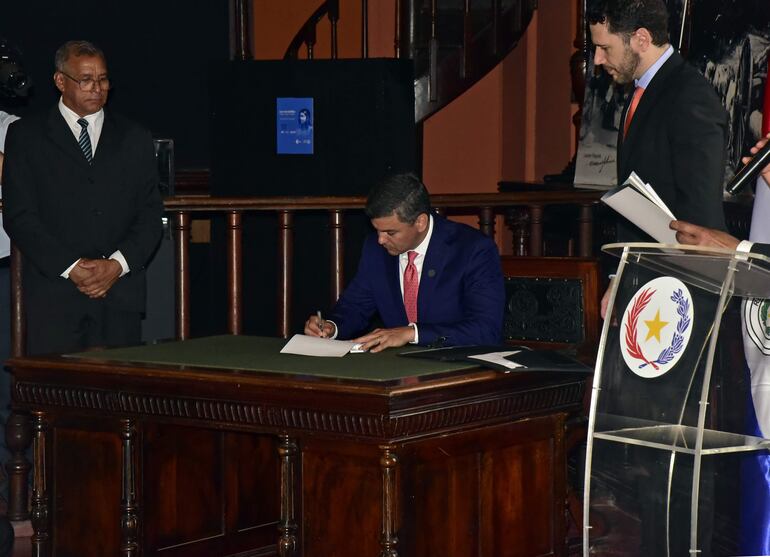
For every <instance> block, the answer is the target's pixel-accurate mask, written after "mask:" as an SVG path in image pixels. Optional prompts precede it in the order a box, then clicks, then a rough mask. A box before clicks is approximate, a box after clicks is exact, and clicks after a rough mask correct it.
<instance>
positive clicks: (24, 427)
mask: <svg viewBox="0 0 770 557" xmlns="http://www.w3.org/2000/svg"><path fill="white" fill-rule="evenodd" d="M31 426H32V424H31V423H30V419H29V414H27V413H25V412H17V411H15V410H13V411H11V414H10V415H9V416H8V421H7V422H6V423H5V444H6V446H7V447H8V450H9V451H10V452H11V458H9V459H8V462H6V463H5V469H6V471H7V472H8V488H9V493H10V495H9V498H8V518H9V519H10V520H29V508H28V507H27V505H28V504H29V501H28V500H27V494H28V491H27V486H28V485H29V471H30V469H31V468H32V465H31V464H30V463H29V460H27V455H26V453H27V449H28V448H29V444H30V443H31V442H32V427H31Z"/></svg>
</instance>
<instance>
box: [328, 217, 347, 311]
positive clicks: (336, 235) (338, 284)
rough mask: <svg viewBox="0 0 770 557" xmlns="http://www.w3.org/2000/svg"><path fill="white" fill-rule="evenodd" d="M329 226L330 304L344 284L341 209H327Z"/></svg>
mask: <svg viewBox="0 0 770 557" xmlns="http://www.w3.org/2000/svg"><path fill="white" fill-rule="evenodd" d="M329 228H330V235H331V244H332V246H331V284H332V293H331V298H332V299H331V304H332V305H334V303H335V302H336V301H337V299H338V298H339V297H340V296H341V295H342V288H343V286H344V285H345V269H344V265H345V219H344V215H343V214H342V211H341V210H339V209H334V210H332V211H329Z"/></svg>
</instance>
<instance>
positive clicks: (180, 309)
mask: <svg viewBox="0 0 770 557" xmlns="http://www.w3.org/2000/svg"><path fill="white" fill-rule="evenodd" d="M600 196H601V193H600V192H595V191H590V190H562V191H551V192H543V191H537V192H535V191H532V192H527V191H522V192H515V193H487V194H445V195H434V196H431V203H432V205H433V206H434V207H436V209H437V210H438V211H439V212H442V213H452V214H457V213H459V214H476V215H477V216H478V224H479V229H480V230H481V231H482V232H483V233H484V234H487V235H488V236H494V235H495V220H496V219H495V216H496V215H498V214H503V215H506V216H508V217H509V218H508V219H507V222H508V223H509V224H510V225H511V226H512V227H513V228H514V247H515V249H514V250H513V251H514V254H515V255H533V256H539V255H542V254H543V237H544V236H543V213H544V210H545V207H547V206H548V205H578V206H579V207H580V212H579V218H578V220H579V225H578V250H577V253H576V254H575V255H578V256H581V257H587V256H590V255H591V254H592V244H593V205H594V204H595V203H596V202H597V201H598V200H599V197H600ZM365 203H366V198H364V197H296V196H295V197H263V198H259V197H209V196H185V197H171V198H167V199H166V200H165V208H166V212H167V213H168V214H169V216H170V220H171V225H172V228H173V230H174V238H175V243H176V245H175V251H176V261H175V273H176V277H175V283H176V308H177V315H176V336H177V338H179V339H186V338H189V337H190V315H191V313H190V311H191V310H190V307H191V293H190V292H191V289H190V231H191V220H192V218H193V215H198V216H200V217H203V218H208V217H209V216H211V215H212V214H216V213H219V214H225V215H226V219H227V230H228V232H227V300H228V302H227V304H228V307H227V316H228V318H227V329H228V332H229V333H231V334H239V333H241V332H242V328H243V318H242V312H243V308H242V299H243V296H242V293H243V281H242V277H241V270H242V268H243V242H242V232H243V230H242V222H243V215H244V213H247V212H272V213H275V214H277V215H278V223H279V224H278V227H279V234H278V261H277V262H276V267H277V269H278V272H279V281H278V292H277V293H276V296H277V300H278V308H279V309H278V322H277V331H276V333H277V334H278V335H279V336H282V337H287V336H289V333H290V315H291V307H292V299H291V290H292V289H291V285H292V283H293V281H294V276H293V272H292V270H293V259H294V243H293V235H292V231H293V227H294V215H295V214H296V213H297V212H299V211H328V213H329V236H330V237H329V242H330V246H331V250H330V253H331V255H330V261H329V273H330V276H331V289H332V291H331V292H330V295H331V299H332V300H336V299H337V298H338V297H339V295H340V293H341V292H342V288H343V286H344V282H345V277H344V275H343V268H344V254H343V249H342V246H343V238H344V214H345V212H346V211H352V210H361V209H363V207H364V205H365ZM514 211H517V212H518V214H521V212H522V211H523V213H524V215H525V216H526V218H525V219H523V220H521V219H518V220H517V219H514V218H510V217H511V215H512V214H513V212H514ZM514 222H524V223H525V225H526V228H524V229H522V228H521V227H518V228H517V227H515V226H514V225H513V223H514ZM21 274H22V268H21V258H20V255H19V253H18V251H17V250H13V254H12V263H11V290H12V311H11V318H12V329H11V337H12V338H11V346H12V354H13V355H14V356H19V355H23V354H24V321H23V311H22V288H21Z"/></svg>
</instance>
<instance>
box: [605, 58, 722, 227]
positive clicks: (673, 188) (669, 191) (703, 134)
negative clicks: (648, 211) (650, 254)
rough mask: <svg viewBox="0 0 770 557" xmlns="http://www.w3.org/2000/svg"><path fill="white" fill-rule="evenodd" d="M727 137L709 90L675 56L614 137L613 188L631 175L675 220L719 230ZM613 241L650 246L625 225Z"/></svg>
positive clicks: (664, 65) (693, 70)
mask: <svg viewBox="0 0 770 557" xmlns="http://www.w3.org/2000/svg"><path fill="white" fill-rule="evenodd" d="M627 110H628V107H626V111H627ZM623 119H624V120H625V111H624V114H623ZM726 134H727V113H726V111H725V109H724V108H723V107H722V105H721V103H720V101H719V98H718V97H717V94H716V92H715V91H714V89H713V87H712V86H711V84H710V83H709V82H708V81H707V80H706V79H705V78H704V77H703V76H702V75H701V74H700V73H699V72H698V71H697V70H696V69H695V68H694V67H692V66H691V65H690V64H689V63H687V62H685V61H684V59H683V58H682V57H681V56H680V55H679V54H678V53H676V52H674V53H673V54H672V55H671V57H670V58H669V59H668V60H666V62H665V63H664V64H663V66H662V67H661V68H660V69H659V70H658V72H657V73H656V74H655V77H654V78H653V79H652V81H651V82H650V84H649V86H648V87H647V89H646V90H645V92H644V94H643V95H642V98H641V99H640V101H639V104H638V106H637V108H636V112H635V114H634V117H633V118H632V120H631V125H630V127H629V129H628V134H627V135H626V137H625V138H623V137H622V134H620V135H619V137H618V183H623V182H625V180H626V179H627V178H628V176H629V174H631V172H632V171H634V172H636V173H637V174H638V175H639V176H640V177H641V178H642V179H643V180H644V181H645V182H647V183H649V184H650V185H651V186H652V187H653V188H654V189H655V191H656V192H657V193H658V195H659V196H660V197H661V199H662V200H663V201H664V202H665V203H666V205H667V206H668V208H669V209H671V211H672V212H673V213H674V215H675V216H676V218H678V219H681V220H685V221H688V222H693V223H695V224H699V225H701V226H707V227H709V228H717V229H720V230H724V229H725V222H724V212H723V208H722V188H723V180H724V170H725V164H726V158H725V157H726V137H727V135H726ZM618 240H619V241H624V242H630V241H651V240H650V237H649V236H647V235H646V234H645V233H644V232H642V230H640V229H639V228H637V227H635V226H634V225H632V224H631V223H630V222H628V221H626V220H625V219H621V223H620V225H619V226H618Z"/></svg>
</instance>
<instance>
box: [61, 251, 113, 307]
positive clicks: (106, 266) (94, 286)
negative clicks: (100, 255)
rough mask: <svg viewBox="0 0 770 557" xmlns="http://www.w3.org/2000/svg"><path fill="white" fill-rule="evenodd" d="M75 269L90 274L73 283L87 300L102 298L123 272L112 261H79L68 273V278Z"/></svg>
mask: <svg viewBox="0 0 770 557" xmlns="http://www.w3.org/2000/svg"><path fill="white" fill-rule="evenodd" d="M75 269H77V270H78V272H79V271H86V272H88V273H90V274H89V275H88V276H86V277H85V278H84V279H83V280H82V281H81V282H79V283H78V282H77V281H75V284H77V285H78V290H80V291H81V292H82V293H83V294H85V295H86V296H88V297H89V298H104V297H105V296H106V295H107V292H108V291H109V290H110V288H112V285H113V284H115V281H117V280H118V278H119V277H120V273H122V272H123V267H121V266H120V263H118V262H117V261H116V260H114V259H85V258H84V259H81V260H80V261H79V262H78V264H77V265H75V267H74V268H73V269H72V271H70V277H71V276H72V273H73V271H75ZM81 274H82V273H81Z"/></svg>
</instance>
